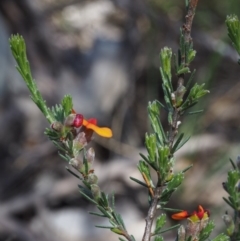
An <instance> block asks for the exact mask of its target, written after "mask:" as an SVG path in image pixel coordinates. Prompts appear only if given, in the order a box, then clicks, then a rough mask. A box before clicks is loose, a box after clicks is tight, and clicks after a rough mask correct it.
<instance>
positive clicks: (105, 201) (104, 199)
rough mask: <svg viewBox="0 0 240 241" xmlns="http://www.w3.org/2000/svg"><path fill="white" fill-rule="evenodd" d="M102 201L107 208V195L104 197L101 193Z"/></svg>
mask: <svg viewBox="0 0 240 241" xmlns="http://www.w3.org/2000/svg"><path fill="white" fill-rule="evenodd" d="M101 196H102V200H103V204H104V206H105V207H108V206H109V203H108V195H106V194H105V193H104V192H102V195H101Z"/></svg>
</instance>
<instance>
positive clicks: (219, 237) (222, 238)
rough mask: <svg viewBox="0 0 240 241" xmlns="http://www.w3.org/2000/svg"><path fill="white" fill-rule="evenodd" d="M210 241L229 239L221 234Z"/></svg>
mask: <svg viewBox="0 0 240 241" xmlns="http://www.w3.org/2000/svg"><path fill="white" fill-rule="evenodd" d="M212 241H230V237H229V236H226V235H225V234H223V233H221V234H219V235H218V236H217V237H215V238H214V239H213V240H212Z"/></svg>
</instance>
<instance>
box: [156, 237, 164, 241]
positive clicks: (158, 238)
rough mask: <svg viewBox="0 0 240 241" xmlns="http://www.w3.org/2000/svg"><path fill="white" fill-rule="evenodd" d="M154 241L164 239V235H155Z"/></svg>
mask: <svg viewBox="0 0 240 241" xmlns="http://www.w3.org/2000/svg"><path fill="white" fill-rule="evenodd" d="M154 241H164V239H163V237H162V236H155V237H154Z"/></svg>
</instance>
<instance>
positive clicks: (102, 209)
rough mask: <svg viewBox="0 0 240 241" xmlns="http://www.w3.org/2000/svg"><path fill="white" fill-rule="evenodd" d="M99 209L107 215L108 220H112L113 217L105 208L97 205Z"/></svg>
mask: <svg viewBox="0 0 240 241" xmlns="http://www.w3.org/2000/svg"><path fill="white" fill-rule="evenodd" d="M97 208H98V209H99V211H101V212H102V213H103V215H105V216H106V217H108V218H112V216H111V215H110V213H108V212H107V211H106V210H105V209H104V208H103V207H101V206H99V205H97Z"/></svg>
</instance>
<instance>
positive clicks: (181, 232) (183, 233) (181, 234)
mask: <svg viewBox="0 0 240 241" xmlns="http://www.w3.org/2000/svg"><path fill="white" fill-rule="evenodd" d="M185 238H186V230H185V228H184V226H183V225H181V226H180V227H179V229H178V241H185Z"/></svg>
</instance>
